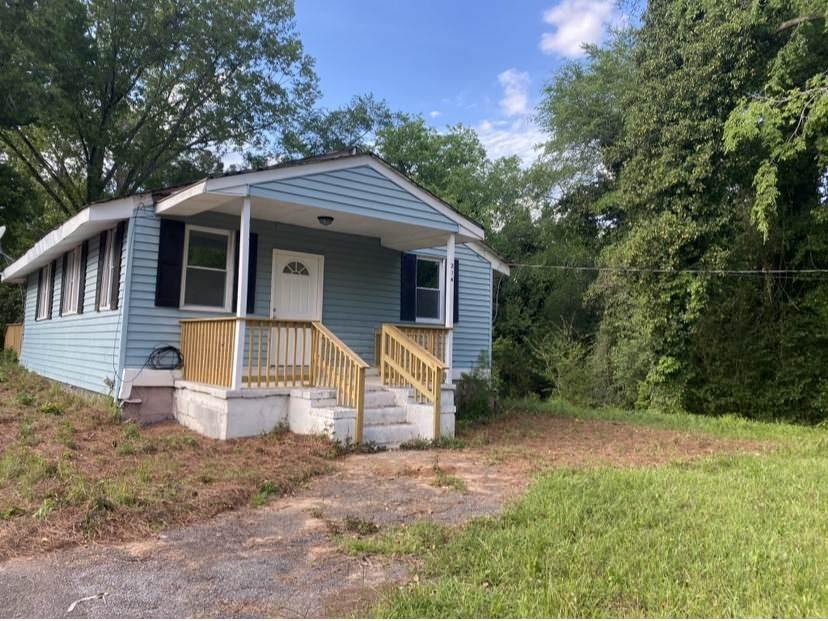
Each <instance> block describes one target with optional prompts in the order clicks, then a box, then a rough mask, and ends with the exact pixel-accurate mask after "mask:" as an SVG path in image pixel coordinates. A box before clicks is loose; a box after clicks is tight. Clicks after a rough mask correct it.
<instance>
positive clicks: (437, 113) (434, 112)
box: [428, 110, 443, 119]
mask: <svg viewBox="0 0 828 621" xmlns="http://www.w3.org/2000/svg"><path fill="white" fill-rule="evenodd" d="M442 114H443V113H442V112H440V111H439V110H432V111H431V112H429V113H428V116H430V117H431V118H432V119H436V118H437V117H438V116H441V115H442Z"/></svg>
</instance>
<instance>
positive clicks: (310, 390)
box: [155, 166, 482, 444]
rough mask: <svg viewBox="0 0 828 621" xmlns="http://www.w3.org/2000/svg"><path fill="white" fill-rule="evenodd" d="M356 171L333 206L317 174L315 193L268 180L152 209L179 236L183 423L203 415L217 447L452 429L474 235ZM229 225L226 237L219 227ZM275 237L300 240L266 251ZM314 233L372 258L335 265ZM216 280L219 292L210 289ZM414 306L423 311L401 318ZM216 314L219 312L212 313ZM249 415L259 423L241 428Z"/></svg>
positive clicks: (458, 221)
mask: <svg viewBox="0 0 828 621" xmlns="http://www.w3.org/2000/svg"><path fill="white" fill-rule="evenodd" d="M363 168H365V169H364V170H347V171H338V172H337V174H336V175H334V177H335V183H336V187H337V188H338V191H342V192H344V193H345V196H344V197H343V196H341V195H339V194H337V197H336V199H335V200H334V198H333V197H331V196H330V195H329V192H330V187H331V184H332V183H333V182H332V181H331V179H330V178H329V177H331V175H332V174H333V172H332V171H327V172H326V171H325V169H324V166H323V169H322V170H320V171H318V172H317V175H321V176H325V177H326V184H327V185H326V186H325V189H324V190H323V187H322V185H320V184H321V181H320V177H319V176H313V175H312V176H311V177H310V178H309V177H308V175H303V176H302V177H301V184H300V183H299V180H297V179H294V178H293V177H290V176H288V177H286V178H285V179H280V178H279V175H278V174H277V175H276V176H275V177H274V174H273V171H269V174H267V175H263V174H262V173H249V174H247V175H241V176H239V177H223V178H219V179H210V180H207V181H205V182H202V183H201V184H199V185H198V187H193V188H190V189H188V190H185V191H183V192H178V193H176V194H174V195H172V196H170V197H169V198H167V199H163V200H161V201H159V202H158V204H157V205H156V210H155V211H156V215H157V216H160V217H161V218H162V219H164V220H170V221H173V222H177V223H180V224H179V226H181V225H183V227H184V228H183V235H184V264H183V268H182V270H181V272H182V282H181V283H180V299H179V300H178V303H179V305H178V309H179V313H184V314H185V315H187V316H185V317H183V318H180V319H179V324H180V337H179V342H180V350H181V353H182V356H183V369H182V379H181V380H180V381H179V382H177V384H176V397H175V398H176V413H177V417H178V418H179V420H182V422H185V424H187V419H192V418H193V417H195V418H197V417H198V415H197V412H198V411H199V410H205V411H207V410H211V409H212V414H211V415H213V414H215V413H216V412H219V415H220V416H223V418H222V421H223V422H221V426H223V427H222V430H221V431H219V432H215V433H209V435H217V436H223V437H232V436H233V435H249V432H250V431H251V430H255V431H257V432H261V431H267V430H269V429H267V428H266V427H267V426H268V425H269V426H270V427H271V428H272V427H273V425H272V424H271V423H272V422H273V420H276V419H278V420H280V421H283V422H286V423H287V424H289V426H290V427H291V428H296V429H297V430H298V428H300V427H303V426H306V427H307V429H306V431H307V432H319V431H321V432H324V433H328V434H329V435H331V436H333V437H335V438H336V439H338V440H342V441H351V442H363V441H373V438H372V437H366V434H365V430H366V427H369V428H371V427H377V426H380V425H382V424H385V425H386V427H388V429H386V431H389V430H391V429H390V428H391V427H395V429H394V430H393V431H395V432H398V433H397V435H405V434H403V431H406V433H408V434H409V435H414V434H416V435H415V436H414V437H420V438H425V439H432V438H438V437H440V436H441V435H446V434H451V433H453V398H452V397H453V393H452V391H451V387H450V380H451V367H452V363H453V332H454V331H453V322H454V318H455V295H456V291H455V277H456V274H455V270H456V265H457V263H456V248H457V246H458V244H462V243H465V242H467V241H472V240H474V239H481V238H482V231H481V230H479V227H476V225H474V224H473V223H470V222H468V221H466V220H465V219H463V218H462V216H459V215H457V214H454V213H453V212H452V213H451V214H450V215H451V216H456V217H448V216H447V215H446V214H445V213H439V212H437V211H435V210H431V211H430V212H429V213H425V212H423V213H419V214H418V213H417V211H416V210H414V209H412V208H410V207H409V208H408V209H406V210H401V209H394V205H395V204H396V203H395V202H394V201H396V202H399V201H400V200H403V199H401V198H400V197H394V196H392V194H393V193H394V192H400V193H405V194H406V195H407V198H405V200H409V201H412V198H411V196H413V195H416V194H417V193H419V194H420V195H421V196H420V199H421V200H422V199H425V198H428V199H429V200H430V201H431V202H437V201H436V199H434V198H433V197H430V196H429V195H427V194H426V193H424V192H423V191H422V190H421V189H419V188H416V187H412V188H399V187H398V188H397V189H396V190H395V189H393V188H392V187H389V186H388V184H387V180H384V178H383V179H381V178H380V177H379V175H377V174H376V172H377V171H376V170H375V169H374V168H371V167H363ZM277 172H278V171H277ZM251 175H252V177H251ZM256 175H260V176H261V178H260V179H259V178H258V177H256ZM262 175H263V176H262ZM391 198H394V201H392V200H391ZM389 205H390V207H389ZM418 208H419V207H418ZM222 222H223V223H226V228H222V227H220V226H214V225H215V224H216V223H222ZM163 225H164V222H163V221H162V230H161V238H162V240H163V238H164V235H165V232H164V229H163ZM230 229H235V230H236V231H237V233H236V234H235V236H233V235H230V234H229V233H228V232H227V231H228V230H230ZM277 229H278V230H281V231H282V233H283V234H284V231H285V230H287V231H290V232H294V233H295V236H292V237H290V238H289V239H287V240H286V239H285V238H284V237H282V238H281V239H280V240H278V241H277V240H275V239H273V241H271V238H272V237H273V236H272V235H271V232H272V231H273V230H277ZM309 232H310V233H313V232H317V233H318V234H317V235H316V237H315V238H314V239H316V238H325V239H327V240H329V242H328V243H330V244H334V245H335V244H337V243H339V242H340V241H341V243H342V244H345V245H347V244H351V243H354V244H356V245H365V246H367V247H372V248H375V250H374V251H371V253H369V254H370V257H368V258H366V257H362V256H360V253H359V252H353V253H350V254H348V253H346V254H341V255H339V256H336V257H335V262H334V261H332V258H334V257H332V256H331V252H330V248H329V247H325V248H322V249H320V248H319V247H318V246H316V247H313V244H302V243H301V241H299V240H301V239H302V238H303V236H309ZM354 239H358V240H362V241H359V242H352V240H354ZM355 247H356V246H355ZM424 248H425V249H436V251H433V252H431V253H428V252H426V253H423V252H420V254H425V255H429V256H427V258H425V259H423V258H421V259H420V261H421V262H422V267H421V269H420V280H421V281H422V282H414V283H411V282H406V279H409V280H410V279H411V278H412V275H411V274H410V273H406V256H407V255H408V253H410V252H411V251H419V250H420V249H424ZM163 254H164V251H163V247H162V249H161V251H160V253H159V256H162V255H163ZM411 256H412V257H413V255H411ZM414 260H415V261H416V260H417V259H414ZM161 261H162V259H161V258H160V259H159V278H160V279H161V278H163V272H162V266H161ZM222 262H223V263H222ZM429 262H430V263H429ZM426 271H428V272H429V274H426V275H425V276H423V274H425V272H426ZM413 274H414V276H413V278H415V279H416V278H417V276H416V265H415V271H414V272H413ZM332 278H333V280H332ZM223 279H224V280H223ZM221 282H226V283H227V284H226V287H225V290H224V292H223V294H221V293H217V292H216V290H217V285H216V286H214V284H215V283H221ZM419 285H422V286H419ZM406 287H408V288H410V290H411V293H412V295H411V296H409V297H412V298H413V299H411V300H410V301H407V300H406V294H405V293H403V292H404V291H405V290H407V289H406ZM174 293H175V294H177V293H178V292H174ZM354 300H358V303H355V302H354ZM407 304H411V305H412V306H413V307H416V308H419V309H421V311H420V312H419V313H417V312H415V313H414V314H413V315H410V316H407V317H406V316H405V315H406V312H407V311H406V308H405V307H406V305H407ZM216 305H220V306H222V308H221V309H220V310H221V311H224V312H218V313H215V312H208V307H215V306H216ZM263 310H264V311H265V312H264V313H263V312H262V311H263ZM227 311H231V312H227ZM372 318H373V319H372ZM401 318H404V319H405V321H399V320H398V319H401ZM208 402H209V403H210V404H211V405H209V406H208V405H206V404H208ZM268 412H270V413H271V414H273V413H274V412H278V413H282V414H280V415H279V416H276V417H275V418H274V416H267V413H268ZM303 413H304V418H303ZM426 415H427V423H428V424H424V420H425V418H426ZM314 416H316V417H317V418H320V417H321V418H324V419H325V420H324V421H323V422H322V423H319V421H316V422H314V421H313V420H311V419H313V417H314ZM446 416H450V420H446ZM243 417H246V418H247V419H249V420H248V422H251V421H253V422H252V426H251V425H241V426H240V427H238V428H235V427H234V423H238V422H239V419H240V418H243ZM231 419H232V420H231ZM259 419H261V422H260V423H256V422H255V420H259ZM314 420H315V419H314ZM309 421H310V423H309ZM342 421H346V422H344V423H343V422H342ZM191 422H192V423H193V424H194V425H198V424H200V423H198V421H191ZM307 423H309V424H307ZM317 423H318V424H317ZM405 426H407V427H409V429H407V430H403V429H402V427H405ZM374 431H376V430H374ZM370 435H371V434H369V436H370ZM392 435H393V434H392ZM414 437H409V438H407V439H414ZM385 443H386V444H394V443H395V442H394V441H393V440H392V441H386V442H385ZM396 443H397V444H398V443H399V442H396Z"/></svg>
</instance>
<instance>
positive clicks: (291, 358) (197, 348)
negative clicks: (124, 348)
mask: <svg viewBox="0 0 828 621" xmlns="http://www.w3.org/2000/svg"><path fill="white" fill-rule="evenodd" d="M237 321H241V322H244V324H245V329H244V330H243V334H244V348H243V356H242V376H241V377H242V383H241V387H242V388H294V387H300V386H315V387H328V388H332V389H334V390H335V391H336V403H337V405H340V406H343V407H349V408H354V409H356V429H355V432H354V436H355V437H354V439H355V441H356V442H361V441H362V429H363V426H364V413H365V369H367V368H368V364H367V363H366V362H365V361H363V360H362V358H360V357H359V356H358V355H357V354H356V353H354V352H353V350H351V349H350V348H349V347H348V346H347V345H345V343H343V342H342V341H341V340H340V339H339V338H337V336H336V335H335V334H334V333H333V332H331V331H330V330H329V329H328V328H326V327H325V325H324V324H322V322H320V321H304V320H291V319H266V318H260V317H248V318H245V319H241V318H236V317H226V318H225V317H222V318H204V319H184V320H182V321H181V353H182V355H183V357H184V368H183V378H184V379H185V380H187V381H192V382H199V383H203V384H212V385H215V386H221V387H226V388H229V387H231V386H232V383H233V364H234V361H233V355H234V352H235V342H236V337H235V334H236V322H237Z"/></svg>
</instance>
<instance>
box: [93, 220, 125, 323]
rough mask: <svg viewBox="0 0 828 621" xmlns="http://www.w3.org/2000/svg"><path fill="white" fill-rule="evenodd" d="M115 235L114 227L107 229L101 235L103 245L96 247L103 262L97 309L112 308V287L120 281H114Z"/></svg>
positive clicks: (99, 275) (116, 285)
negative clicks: (103, 234) (104, 233)
mask: <svg viewBox="0 0 828 621" xmlns="http://www.w3.org/2000/svg"><path fill="white" fill-rule="evenodd" d="M115 235H116V229H114V228H113V229H109V230H108V231H107V232H106V235H105V236H103V246H102V247H100V248H98V252H100V253H102V256H103V262H102V263H101V271H100V273H99V274H98V278H100V279H101V283H100V287H99V291H100V293H99V298H98V310H110V309H111V308H112V296H113V292H112V288H113V287H115V288H116V289H117V287H118V286H119V285H120V283H117V282H115Z"/></svg>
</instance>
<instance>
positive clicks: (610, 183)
mask: <svg viewBox="0 0 828 621" xmlns="http://www.w3.org/2000/svg"><path fill="white" fill-rule="evenodd" d="M825 10H826V9H825V5H824V3H818V2H809V1H808V0H801V1H788V0H778V1H776V2H765V3H750V4H748V3H740V4H736V3H730V2H724V1H722V0H661V1H658V2H650V3H649V5H648V7H647V8H646V10H645V12H644V14H643V17H642V20H641V26H640V28H638V29H636V30H634V31H629V32H625V33H617V34H616V36H615V38H614V40H613V41H612V42H611V43H610V44H609V45H607V46H606V47H604V48H600V49H598V48H592V49H590V50H589V51H588V58H587V61H586V62H584V63H581V64H577V65H570V66H568V67H566V68H564V70H563V71H562V72H561V73H560V74H559V76H558V77H557V79H556V80H555V81H553V82H552V83H551V84H550V85H549V86H548V87H547V88H546V91H545V99H544V102H543V104H542V107H541V119H542V121H543V122H544V124H545V127H546V128H547V130H548V132H549V134H550V141H549V145H548V148H547V153H548V154H551V155H558V156H559V162H560V161H563V163H564V165H561V164H560V163H558V165H557V168H556V169H555V173H556V174H557V175H559V176H561V177H563V179H564V180H565V181H566V182H568V183H569V184H570V185H569V186H568V187H567V186H564V187H565V192H566V194H567V195H569V194H571V193H572V192H574V191H577V190H576V189H573V188H578V187H589V188H592V189H593V190H595V191H596V192H597V195H596V196H595V197H594V200H593V202H592V212H593V214H594V215H595V217H596V218H597V221H598V222H599V229H598V245H597V246H596V248H597V249H598V250H597V251H598V255H597V261H598V263H599V264H600V265H604V266H612V267H632V268H636V270H643V271H636V272H618V271H609V272H603V273H601V275H600V276H599V277H598V278H597V279H596V280H595V282H594V283H593V284H592V285H591V286H590V288H589V291H588V293H587V295H586V297H585V301H586V302H587V304H594V305H595V308H596V309H597V313H598V315H599V321H598V322H597V324H596V329H595V330H594V331H593V332H589V333H587V334H582V335H581V338H582V339H583V342H584V343H586V344H587V345H588V346H589V348H590V354H589V362H588V364H586V365H585V368H587V369H588V371H589V373H590V377H591V384H592V385H591V398H592V399H594V400H596V401H599V402H614V403H621V404H624V405H642V406H646V405H652V404H657V405H661V406H665V405H666V406H674V407H681V408H687V409H691V410H694V411H700V412H710V413H717V412H726V411H740V412H742V413H744V414H749V415H754V416H782V417H792V418H802V419H812V420H813V419H820V418H823V417H824V416H826V415H828V410H826V409H825V406H826V404H828V400H826V394H828V393H826V385H825V383H824V382H823V381H822V380H821V379H820V378H821V376H822V371H821V365H820V363H816V362H815V361H816V360H819V359H821V358H822V357H823V354H824V352H825V347H826V345H828V341H826V340H825V337H826V328H825V327H824V326H825V323H824V321H825V319H826V318H828V308H826V306H825V302H826V301H828V286H826V283H825V281H824V280H823V279H822V278H820V277H817V276H805V275H796V274H793V273H790V274H788V273H785V274H778V273H774V272H773V271H775V270H797V269H802V268H809V267H815V266H819V267H825V266H828V252H826V251H828V245H826V241H828V229H826V225H827V224H828V221H826V218H825V215H824V214H825V208H826V206H828V205H826V193H825V181H826V171H828V161H826V156H825V146H826V115H825V111H826V91H825V79H826V74H825V67H828V47H826V45H828V44H827V43H826V42H828V37H826V34H828V30H826V25H825V19H824V16H825ZM579 110H588V111H590V114H588V115H584V116H583V117H581V116H580V115H579V114H578V111H579ZM547 157H548V156H547ZM547 165H548V164H547ZM648 269H656V270H665V269H667V270H676V271H675V272H673V273H669V272H668V273H662V272H648V271H647V270H648ZM687 269H690V270H695V272H691V273H688V272H683V271H682V270H687ZM721 270H758V271H759V272H760V274H759V275H758V276H744V277H733V276H724V275H722V274H721V273H720V272H721ZM762 273H764V275H763V274H762Z"/></svg>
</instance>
